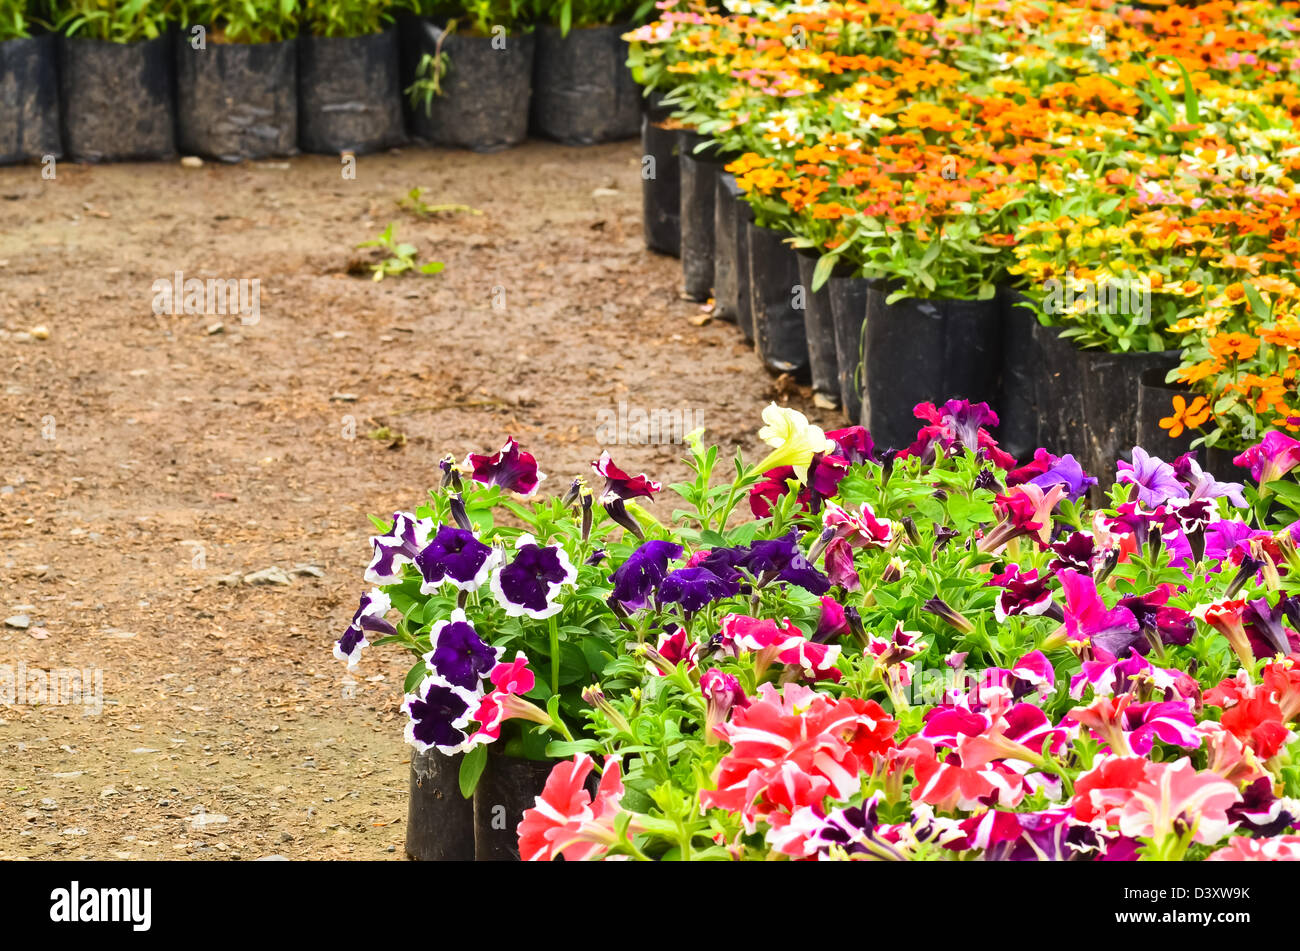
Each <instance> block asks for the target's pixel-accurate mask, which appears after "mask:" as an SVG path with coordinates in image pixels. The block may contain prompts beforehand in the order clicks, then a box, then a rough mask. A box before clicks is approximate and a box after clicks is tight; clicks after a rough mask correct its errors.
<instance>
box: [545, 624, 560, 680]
mask: <svg viewBox="0 0 1300 951" xmlns="http://www.w3.org/2000/svg"><path fill="white" fill-rule="evenodd" d="M548 623H549V624H550V626H551V693H559V692H560V622H559V617H558V615H555V614H552V615H551V617H550V620H549V622H548Z"/></svg>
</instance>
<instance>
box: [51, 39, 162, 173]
mask: <svg viewBox="0 0 1300 951" xmlns="http://www.w3.org/2000/svg"><path fill="white" fill-rule="evenodd" d="M174 86H175V83H174V78H173V64H172V42H171V38H170V37H167V36H160V37H158V38H157V39H154V40H148V41H144V42H140V43H109V42H104V41H101V40H84V39H78V38H76V37H66V36H63V37H60V38H59V107H60V113H61V115H60V119H61V124H62V129H63V144H64V147H65V148H66V149H67V151H68V155H69V156H70V157H71V158H72V159H73V161H77V162H125V161H139V160H148V159H155V160H156V159H167V158H171V157H173V156H174V155H175V154H176V109H175V103H174V102H173V100H172V93H173V91H174Z"/></svg>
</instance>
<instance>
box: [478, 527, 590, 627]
mask: <svg viewBox="0 0 1300 951" xmlns="http://www.w3.org/2000/svg"><path fill="white" fill-rule="evenodd" d="M577 578H578V572H577V569H575V568H574V567H573V565H572V564H571V563H570V562H569V556H568V555H567V554H565V551H564V549H563V548H561V547H560V546H559V545H539V544H537V539H535V538H534V537H533V536H532V535H528V534H523V535H520V536H519V540H518V541H517V542H516V543H515V557H514V560H513V561H511V562H510V563H509V564H501V565H499V566H498V567H497V568H496V570H494V571H493V572H492V582H491V585H492V594H493V595H495V596H496V599H497V601H498V603H500V605H501V606H502V607H503V608H505V609H506V614H508V615H510V616H511V617H520V616H527V617H531V618H535V619H537V620H539V621H540V620H543V619H545V618H548V617H551V616H552V615H554V614H558V613H560V609H561V608H562V607H563V605H562V604H560V602H559V601H557V600H555V599H556V597H557V596H558V595H559V593H560V588H561V587H563V586H564V585H566V584H568V585H571V584H573V583H574V581H576V580H577Z"/></svg>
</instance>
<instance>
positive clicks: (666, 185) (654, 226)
mask: <svg viewBox="0 0 1300 951" xmlns="http://www.w3.org/2000/svg"><path fill="white" fill-rule="evenodd" d="M679 142H680V136H679V135H678V133H677V130H676V129H665V128H664V127H663V126H662V125H658V124H657V123H656V121H655V120H654V119H653V118H652V114H651V113H649V112H647V113H646V114H645V115H644V116H642V117H641V222H642V230H643V231H644V232H645V246H646V247H647V248H649V249H650V250H651V251H658V252H659V253H660V254H671V255H672V256H673V257H678V256H679V255H680V254H681V253H682V169H681V161H680V159H679V158H678V156H677V150H678V144H679Z"/></svg>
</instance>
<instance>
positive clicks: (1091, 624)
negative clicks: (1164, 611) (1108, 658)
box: [1058, 571, 1142, 657]
mask: <svg viewBox="0 0 1300 951" xmlns="http://www.w3.org/2000/svg"><path fill="white" fill-rule="evenodd" d="M1058 577H1059V578H1060V581H1061V589H1062V591H1063V592H1064V593H1065V630H1066V634H1067V636H1068V637H1069V639H1070V641H1071V642H1072V643H1077V644H1093V645H1095V646H1097V647H1100V648H1102V649H1103V650H1105V651H1107V652H1108V653H1110V654H1112V655H1114V656H1116V657H1118V656H1121V655H1123V654H1127V653H1128V649H1129V648H1130V647H1132V646H1134V645H1136V644H1138V643H1139V642H1141V641H1142V634H1141V631H1140V629H1139V627H1138V622H1137V618H1135V617H1134V616H1133V612H1132V611H1130V610H1128V608H1122V607H1118V606H1117V607H1114V608H1107V607H1106V605H1105V603H1104V602H1103V601H1102V600H1101V596H1100V595H1098V594H1097V584H1096V582H1094V581H1093V580H1092V578H1090V577H1088V576H1086V575H1081V574H1079V573H1078V572H1076V571H1062V572H1060V574H1059V575H1058Z"/></svg>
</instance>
